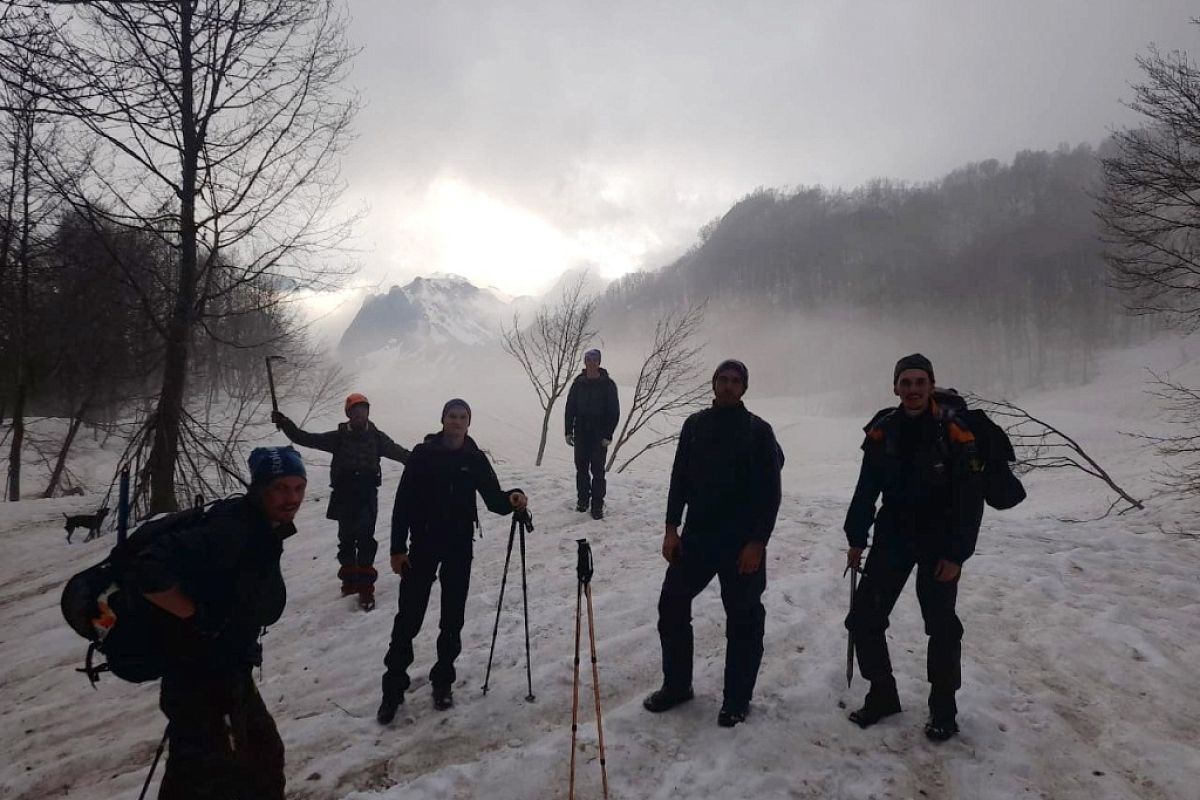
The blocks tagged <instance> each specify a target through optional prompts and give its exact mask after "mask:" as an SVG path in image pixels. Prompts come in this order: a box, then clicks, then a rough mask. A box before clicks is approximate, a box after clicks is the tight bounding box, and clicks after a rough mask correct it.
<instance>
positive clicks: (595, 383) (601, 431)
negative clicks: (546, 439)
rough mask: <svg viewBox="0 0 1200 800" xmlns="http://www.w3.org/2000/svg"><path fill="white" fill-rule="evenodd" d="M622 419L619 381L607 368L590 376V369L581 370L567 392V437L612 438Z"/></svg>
mask: <svg viewBox="0 0 1200 800" xmlns="http://www.w3.org/2000/svg"><path fill="white" fill-rule="evenodd" d="M620 420H621V401H620V400H619V399H618V397H617V384H616V383H615V382H614V381H613V379H612V378H610V377H608V370H606V369H603V368H601V370H600V375H599V377H596V378H589V377H588V376H587V370H584V371H583V372H581V373H579V374H578V375H577V376H576V377H575V380H574V381H572V382H571V390H570V391H569V392H567V411H566V418H565V420H564V422H565V423H566V428H567V430H566V433H567V436H572V435H574V436H578V437H581V438H582V437H584V436H589V435H590V436H595V437H596V438H598V439H612V438H613V433H614V432H615V431H616V430H617V423H618V422H620Z"/></svg>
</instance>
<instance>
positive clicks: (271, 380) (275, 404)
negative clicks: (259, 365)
mask: <svg viewBox="0 0 1200 800" xmlns="http://www.w3.org/2000/svg"><path fill="white" fill-rule="evenodd" d="M272 361H287V359H286V358H284V357H283V356H267V358H266V362H267V383H268V384H269V385H270V387H271V410H272V411H274V412H276V413H278V411H279V398H277V397H276V396H275V373H274V372H272V371H271V362H272Z"/></svg>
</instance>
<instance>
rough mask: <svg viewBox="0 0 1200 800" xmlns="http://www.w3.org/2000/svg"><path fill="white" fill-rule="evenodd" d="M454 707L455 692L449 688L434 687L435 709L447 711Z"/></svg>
mask: <svg viewBox="0 0 1200 800" xmlns="http://www.w3.org/2000/svg"><path fill="white" fill-rule="evenodd" d="M453 705H454V690H453V689H451V688H450V687H449V686H435V687H433V707H434V708H436V709H437V710H438V711H445V710H446V709H448V708H450V707H451V706H453Z"/></svg>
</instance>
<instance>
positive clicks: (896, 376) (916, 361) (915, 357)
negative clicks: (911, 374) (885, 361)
mask: <svg viewBox="0 0 1200 800" xmlns="http://www.w3.org/2000/svg"><path fill="white" fill-rule="evenodd" d="M906 369H919V370H923V371H924V372H925V374H926V375H928V376H929V382H930V383H935V381H934V379H933V362H932V361H930V360H929V359H928V358H926V357H925V356H923V355H921V354H920V353H913V354H912V355H911V356H905V357H904V358H902V359H900V360H899V361H897V362H896V369H895V370H893V371H892V386H895V385H896V381H898V380H900V373H901V372H904V370H906Z"/></svg>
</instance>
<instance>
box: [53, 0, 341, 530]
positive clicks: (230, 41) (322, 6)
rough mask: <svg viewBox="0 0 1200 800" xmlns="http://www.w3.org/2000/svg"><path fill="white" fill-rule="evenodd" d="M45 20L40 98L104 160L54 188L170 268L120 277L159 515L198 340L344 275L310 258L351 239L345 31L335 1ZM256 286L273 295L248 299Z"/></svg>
mask: <svg viewBox="0 0 1200 800" xmlns="http://www.w3.org/2000/svg"><path fill="white" fill-rule="evenodd" d="M37 13H39V14H41V19H42V24H43V29H44V30H45V31H47V32H48V35H49V36H50V42H49V45H48V46H45V47H40V48H39V49H38V53H37V54H38V56H39V58H41V59H43V60H44V61H45V62H47V63H49V64H51V65H52V66H53V67H54V69H55V71H56V73H58V74H60V75H61V76H62V77H61V78H58V79H55V80H53V81H51V80H47V81H45V82H44V83H43V84H42V85H40V86H39V87H38V88H39V90H40V92H41V94H42V95H44V96H45V97H47V98H48V99H49V101H50V102H51V103H52V104H53V107H54V109H55V110H56V112H57V113H59V114H62V115H64V116H66V117H68V118H69V119H71V120H73V121H74V122H75V123H77V124H78V125H79V126H80V127H81V128H82V129H83V131H84V132H86V134H87V135H89V136H90V137H94V139H95V140H97V141H99V142H100V143H101V144H102V145H103V148H104V150H105V152H104V155H105V156H106V158H104V159H99V160H98V161H97V163H98V164H102V165H103V169H99V168H98V169H96V170H94V171H92V172H90V173H89V174H87V175H86V176H85V177H83V178H81V179H79V180H74V181H69V182H66V183H64V184H63V185H62V186H61V187H60V188H61V190H62V191H63V193H64V194H65V196H66V197H67V198H68V199H69V201H70V202H71V203H72V205H73V206H74V207H75V209H76V211H77V212H78V213H80V214H81V215H82V216H83V217H84V218H87V219H91V220H94V222H95V224H96V227H97V229H100V228H101V227H102V226H103V225H104V224H116V225H120V226H125V227H127V228H133V229H137V230H142V231H148V232H151V233H152V234H153V235H155V236H157V237H159V238H160V239H161V241H162V242H163V243H164V244H165V245H166V246H168V247H169V248H170V249H171V252H172V253H173V254H174V257H173V258H172V259H171V260H170V261H169V262H168V263H165V264H163V265H161V266H162V268H161V269H159V270H156V271H154V272H153V274H152V275H151V276H150V277H149V278H148V277H147V275H146V274H145V272H144V270H141V269H139V268H137V267H138V265H133V264H126V265H123V266H124V268H125V274H124V278H125V280H126V281H128V282H129V283H130V284H131V285H132V286H133V287H134V289H135V291H136V293H137V295H138V297H139V298H140V302H141V305H142V307H143V311H144V313H145V315H146V316H147V317H148V318H149V319H150V321H151V325H152V328H153V330H154V332H155V335H156V337H157V339H158V341H159V343H160V346H161V368H160V380H159V390H158V393H157V399H156V401H155V406H154V412H153V413H152V414H151V415H150V416H149V418H148V419H147V420H146V429H145V431H144V433H143V434H142V435H144V436H145V437H146V438H147V439H148V440H149V441H150V450H149V453H148V458H147V461H146V467H145V471H144V472H143V473H142V474H141V475H140V476H139V477H140V480H145V481H147V482H148V483H149V490H150V507H151V510H153V511H155V512H157V511H165V510H172V509H174V508H176V507H177V499H176V488H177V482H178V477H179V476H178V474H177V472H178V470H177V468H178V458H179V452H180V443H181V437H182V429H183V426H184V424H185V418H186V412H185V404H186V393H187V383H188V378H189V360H190V358H191V355H192V351H193V347H194V345H195V342H196V340H197V337H198V336H208V337H215V336H216V334H215V332H214V329H215V327H216V326H215V325H214V317H216V316H240V315H254V314H258V313H260V312H262V311H264V310H265V308H264V307H262V306H258V305H256V304H255V301H256V300H262V301H264V302H268V303H278V302H281V301H282V299H283V298H285V297H286V296H287V295H288V294H290V293H291V292H293V291H295V290H299V289H303V288H311V287H313V286H319V285H322V284H325V283H328V282H330V281H334V280H336V279H337V277H339V275H340V272H341V271H340V270H339V269H336V268H333V267H329V266H325V265H314V263H313V261H312V260H311V256H312V255H313V254H315V253H319V252H321V251H324V250H326V249H328V248H330V247H335V246H337V245H338V244H340V242H341V241H342V240H343V238H344V236H345V234H346V232H347V228H346V225H345V222H344V221H333V222H329V221H328V220H329V219H330V217H329V212H330V211H331V207H332V204H333V203H334V202H335V200H336V198H337V196H338V194H339V191H338V190H339V188H340V185H339V181H338V178H337V174H336V158H337V155H338V154H339V152H340V150H341V148H342V147H343V145H344V143H345V142H346V139H347V133H348V130H349V125H350V121H351V119H352V117H353V114H354V111H355V108H356V106H357V99H356V98H355V97H354V96H353V95H352V94H350V93H348V92H346V91H344V90H343V89H342V88H341V82H342V79H343V77H344V75H345V72H346V70H347V68H348V64H349V61H350V58H351V56H352V52H351V51H350V50H349V49H348V48H347V46H346V45H345V43H344V34H343V31H344V26H345V21H344V15H343V13H342V11H341V9H340V6H339V5H338V3H337V0H178V2H163V1H162V0H122V1H121V2H117V1H116V0H103V1H102V0H83V1H82V2H77V3H72V4H70V5H69V6H67V7H65V9H64V8H63V7H57V8H51V9H48V10H47V9H39V10H38V12H37ZM68 13H69V14H72V15H73V17H72V18H66V17H65V16H64V15H66V14H68ZM253 284H269V285H270V288H271V289H272V290H273V291H269V292H264V293H256V292H243V291H241V288H242V287H244V286H247V285H253ZM231 301H237V302H231ZM226 343H227V344H230V345H232V346H252V345H261V344H264V342H261V341H249V342H247V341H228V342H226ZM180 488H189V489H190V488H191V487H180Z"/></svg>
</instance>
